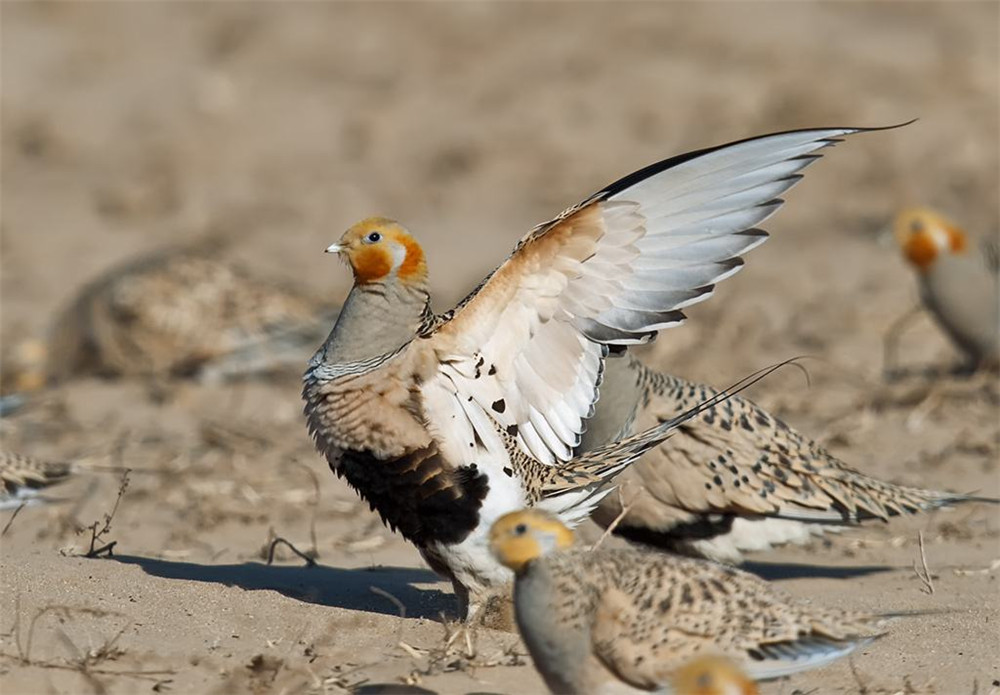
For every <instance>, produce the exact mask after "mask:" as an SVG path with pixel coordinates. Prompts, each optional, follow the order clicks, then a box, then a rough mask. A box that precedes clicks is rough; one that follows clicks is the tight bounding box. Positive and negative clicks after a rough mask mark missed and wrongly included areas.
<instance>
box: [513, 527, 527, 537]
mask: <svg viewBox="0 0 1000 695" xmlns="http://www.w3.org/2000/svg"><path fill="white" fill-rule="evenodd" d="M527 532H528V525H527V524H518V525H517V526H515V527H514V533H516V534H517V535H518V536H523V535H524V534H526V533H527Z"/></svg>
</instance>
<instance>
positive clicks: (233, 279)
mask: <svg viewBox="0 0 1000 695" xmlns="http://www.w3.org/2000/svg"><path fill="white" fill-rule="evenodd" d="M220 250H221V245H220V244H219V243H218V242H215V241H212V242H209V243H204V244H197V245H192V246H187V247H182V248H176V249H170V250H166V251H157V252H155V253H153V254H151V255H148V256H144V257H141V258H139V259H133V260H131V261H128V262H126V263H125V264H123V265H121V266H118V267H115V268H112V269H111V270H109V271H107V272H106V273H104V274H103V275H102V276H100V277H99V278H97V279H96V280H94V281H93V282H91V283H89V284H88V285H87V286H86V287H84V288H83V290H81V292H80V293H79V294H78V295H77V297H76V298H75V299H74V300H73V301H72V302H71V304H70V305H69V306H68V307H67V308H66V309H65V310H63V311H62V312H61V314H60V315H59V317H58V318H57V320H56V321H55V323H54V325H53V331H52V335H51V338H50V340H49V341H48V345H47V346H46V347H47V349H46V350H45V351H44V353H43V354H45V355H47V359H46V361H45V364H44V379H43V380H42V381H44V382H46V383H52V382H59V381H64V380H66V379H69V378H73V377H77V376H80V375H83V374H98V375H102V376H157V377H160V376H165V377H169V376H187V375H195V376H199V377H207V378H225V377H230V376H239V375H244V374H249V373H254V372H260V371H266V370H271V369H276V368H280V367H282V366H284V367H287V366H289V365H290V364H292V363H295V364H301V361H302V360H303V359H305V358H306V357H307V356H308V354H309V352H310V351H311V349H312V346H314V345H315V341H316V340H319V339H321V338H322V336H323V334H324V333H325V329H324V328H322V327H323V326H324V325H325V324H326V322H327V321H328V320H329V319H328V317H329V316H331V312H330V310H329V307H328V306H327V305H324V304H323V303H321V302H319V301H317V300H316V299H315V298H313V297H311V296H309V295H308V294H306V293H304V292H302V291H300V290H298V289H297V288H292V287H289V286H286V285H282V284H279V283H275V282H271V281H268V280H265V279H263V278H261V277H258V276H256V275H254V274H253V273H250V272H248V271H247V270H245V269H243V268H241V267H240V266H238V265H235V264H233V263H232V262H229V261H227V260H226V259H225V258H223V257H222V256H221V254H220ZM333 315H335V313H334V314H333ZM307 346H308V347H307ZM36 381H37V380H36Z"/></svg>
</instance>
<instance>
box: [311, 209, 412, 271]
mask: <svg viewBox="0 0 1000 695" xmlns="http://www.w3.org/2000/svg"><path fill="white" fill-rule="evenodd" d="M326 251H327V253H338V254H340V256H341V258H344V259H345V260H346V261H347V262H348V263H349V264H350V266H351V270H353V271H354V281H355V282H356V283H357V284H359V285H365V284H369V283H373V282H384V281H386V280H388V279H391V278H398V279H399V280H400V281H401V282H404V283H410V284H419V283H423V282H424V281H425V280H426V279H427V264H426V263H425V261H424V252H423V250H422V249H421V248H420V244H418V243H417V240H416V239H414V238H413V237H412V236H410V233H409V232H408V231H406V229H405V228H404V227H403V226H402V225H401V224H399V223H398V222H395V221H393V220H390V219H386V218H385V217H369V218H368V219H365V220H361V221H360V222H358V223H357V224H356V225H354V226H353V227H351V228H350V229H348V230H347V231H346V232H344V235H343V236H342V237H340V241H338V242H337V243H336V244H331V245H330V246H328V247H327V249H326Z"/></svg>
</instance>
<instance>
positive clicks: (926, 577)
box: [913, 531, 934, 594]
mask: <svg viewBox="0 0 1000 695" xmlns="http://www.w3.org/2000/svg"><path fill="white" fill-rule="evenodd" d="M917 541H918V542H919V543H920V564H921V566H922V567H923V571H921V570H919V569H917V561H916V560H914V561H913V571H914V573H915V574H916V575H917V577H918V578H919V579H920V581H921V582H923V585H924V591H925V592H927V593H928V594H933V593H934V578H933V577H932V576H931V571H930V570H929V569H927V555H926V554H925V553H924V532H923V531H920V532H919V533H917Z"/></svg>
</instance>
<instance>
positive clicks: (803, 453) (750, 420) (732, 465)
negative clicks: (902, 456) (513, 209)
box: [578, 355, 983, 563]
mask: <svg viewBox="0 0 1000 695" xmlns="http://www.w3.org/2000/svg"><path fill="white" fill-rule="evenodd" d="M717 395H718V392H717V391H716V390H715V389H713V388H711V387H709V386H705V385H703V384H697V383H692V382H689V381H685V380H683V379H680V378H678V377H675V376H671V375H667V374H661V373H658V372H655V371H653V370H651V369H649V368H648V367H646V366H645V365H643V364H642V363H641V362H639V361H638V360H636V359H635V358H633V357H631V356H629V355H626V356H624V357H622V358H619V359H609V360H608V361H607V364H606V367H605V372H604V380H603V382H602V384H601V387H600V400H598V402H597V409H596V412H595V414H594V417H592V418H591V419H590V420H589V421H588V430H587V432H585V433H584V435H583V439H582V441H581V444H580V446H579V448H578V450H580V451H586V450H587V449H588V448H591V447H594V446H598V445H600V444H604V443H605V442H606V441H608V440H613V439H616V438H620V437H623V436H628V435H629V434H631V433H632V432H633V431H636V430H641V429H643V428H647V427H651V426H654V425H655V424H656V423H658V422H660V421H663V420H669V419H671V418H673V417H675V416H676V415H677V414H679V413H681V412H683V411H685V410H686V409H688V408H690V407H691V406H693V405H695V404H697V403H702V402H706V401H708V400H710V399H712V398H715V397H716V396H717ZM615 482H616V483H617V484H618V485H619V486H620V487H621V490H622V494H620V495H618V494H615V495H609V496H608V497H606V498H605V499H604V500H603V501H602V502H601V504H600V506H599V507H598V509H597V511H596V512H595V514H594V520H595V521H597V522H598V523H599V524H601V525H603V526H607V525H609V524H610V523H611V522H612V521H613V520H615V519H618V517H619V516H620V515H621V514H622V512H623V505H627V507H628V509H627V510H626V511H625V514H624V516H622V517H621V518H620V519H618V521H619V523H618V525H617V526H616V528H615V532H616V533H617V534H618V535H621V536H624V537H625V538H628V539H629V540H633V541H638V542H642V543H645V544H647V545H653V546H657V547H660V548H663V549H666V550H669V551H672V552H679V553H683V554H687V555H695V556H701V557H708V558H710V559H713V560H718V561H722V562H732V563H737V562H739V561H740V560H741V558H742V554H743V553H744V552H748V551H760V550H767V549H769V548H770V547H773V546H778V545H782V544H785V543H801V542H804V541H806V540H809V539H810V538H812V537H813V536H814V535H819V534H821V533H822V532H824V531H825V530H829V529H831V528H842V527H844V526H850V525H855V524H858V523H860V522H863V521H866V520H876V519H877V520H882V521H888V520H889V519H890V518H892V517H896V516H901V515H907V514H916V513H919V512H925V511H930V510H933V509H937V508H940V507H944V506H948V505H954V504H959V503H962V502H966V501H982V499H983V498H978V497H973V496H968V495H962V494H956V493H948V492H937V491H933V490H923V489H920V488H914V487H906V486H902V485H894V484H892V483H886V482H883V481H880V480H877V479H875V478H871V477H869V476H866V475H864V474H863V473H861V472H859V471H856V470H854V469H852V468H850V467H849V466H847V465H846V464H845V463H843V462H842V461H840V460H839V459H837V458H836V457H834V456H833V455H831V454H830V453H829V452H828V451H827V450H826V449H824V448H823V447H822V446H820V445H819V444H817V443H816V442H814V441H812V440H810V439H808V438H807V437H805V436H803V435H802V434H800V433H799V432H797V431H795V430H794V429H792V428H791V427H789V426H788V425H786V424H785V423H784V422H782V421H781V420H780V419H778V418H776V417H774V416H773V415H771V414H769V413H767V412H766V411H764V410H763V409H762V408H760V407H758V406H757V405H755V404H754V403H752V402H751V401H749V400H747V399H745V398H743V397H741V396H739V395H733V396H731V397H729V398H727V399H726V400H725V401H724V402H720V403H719V404H717V405H714V406H713V407H711V408H708V409H705V410H704V411H703V412H702V413H700V414H699V415H697V416H696V417H693V418H691V419H689V420H687V421H686V422H684V423H683V424H681V425H680V426H679V427H678V428H677V430H676V431H675V433H674V435H673V436H672V437H671V439H670V441H669V442H666V443H665V444H664V445H663V446H660V447H657V448H656V449H655V450H652V451H650V452H649V453H647V454H646V455H645V456H643V458H642V459H641V460H639V461H638V462H637V463H636V464H634V465H633V466H630V467H629V468H628V469H627V470H625V471H624V472H623V473H622V474H621V475H620V476H619V477H618V478H617V479H616V481H615Z"/></svg>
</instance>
